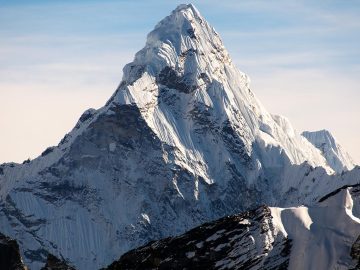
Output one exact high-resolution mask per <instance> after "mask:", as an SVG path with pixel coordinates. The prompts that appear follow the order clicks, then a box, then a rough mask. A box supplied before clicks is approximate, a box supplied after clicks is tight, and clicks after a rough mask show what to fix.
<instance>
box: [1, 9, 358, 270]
mask: <svg viewBox="0 0 360 270" xmlns="http://www.w3.org/2000/svg"><path fill="white" fill-rule="evenodd" d="M333 173H334V169H333V168H331V167H330V166H328V162H327V161H326V159H325V157H324V156H323V155H322V153H321V151H320V150H319V149H317V148H316V147H315V146H313V145H312V144H311V143H310V142H309V141H308V140H306V139H305V138H304V137H303V136H301V135H300V134H298V133H297V132H296V131H295V130H294V129H293V128H292V126H291V124H290V123H289V121H288V120H287V119H286V118H284V117H282V116H274V115H271V114H270V113H268V112H267V111H266V110H265V108H264V107H263V106H262V105H261V103H260V102H259V101H258V100H257V98H256V97H255V95H254V93H253V91H252V89H250V80H249V78H248V76H247V75H246V74H244V73H242V72H240V71H239V70H238V69H237V68H236V67H235V66H234V64H233V63H232V61H231V58H230V56H229V54H228V52H227V51H226V49H225V47H224V45H223V43H222V41H221V39H220V37H219V34H218V33H217V32H216V31H215V30H214V29H213V28H212V27H211V26H210V25H209V24H208V23H207V22H206V20H205V19H204V18H203V17H202V16H201V15H200V13H199V12H198V11H197V10H196V8H195V7H194V6H193V5H180V6H179V7H178V8H176V9H175V10H174V11H173V12H172V13H171V14H170V15H169V16H168V17H166V18H165V19H163V20H162V21H161V22H160V23H159V24H158V25H157V26H156V27H155V29H154V30H153V31H152V32H151V33H150V34H149V35H148V37H147V41H146V45H145V47H144V48H143V49H142V50H141V51H139V52H138V53H137V54H136V55H135V59H134V61H133V62H132V63H130V64H128V65H126V66H125V68H124V76H123V79H122V82H121V83H120V85H119V88H118V89H117V91H116V92H115V93H114V95H113V96H112V97H111V98H110V99H109V101H108V102H107V103H106V105H105V106H104V107H102V108H100V109H99V110H93V109H90V110H87V111H86V112H85V113H84V114H83V115H82V116H81V118H80V119H79V121H78V123H77V124H76V126H75V127H74V129H73V130H72V131H71V132H69V133H68V134H67V135H66V136H65V137H64V138H63V140H62V141H61V142H60V143H59V145H58V146H56V147H50V148H48V149H46V150H45V151H44V152H43V153H42V155H41V156H39V157H38V158H37V159H35V160H32V161H30V162H27V163H25V164H15V163H9V164H3V165H1V166H0V199H1V200H0V226H1V228H2V230H3V231H4V233H6V234H7V235H10V236H12V237H16V238H17V239H18V240H19V242H20V243H21V252H22V255H23V258H24V260H25V261H26V263H27V264H28V265H30V266H31V267H32V269H40V268H41V267H42V266H43V265H44V264H45V263H46V258H47V254H48V252H50V253H52V254H54V255H56V256H57V257H59V258H64V259H65V260H66V261H69V262H71V263H72V264H73V265H74V266H75V267H77V268H79V269H98V268H100V267H103V266H104V265H107V264H109V263H110V262H111V261H113V260H114V259H115V258H117V257H118V256H119V255H120V254H122V253H124V252H126V251H129V250H130V249H132V248H135V247H138V246H141V245H144V244H146V243H147V242H149V241H151V240H156V239H160V238H163V237H168V236H172V235H179V234H181V233H184V232H185V231H187V230H189V229H191V228H193V227H195V226H198V225H200V224H202V223H204V222H208V221H211V220H214V219H218V218H220V217H223V216H224V215H231V214H236V213H239V212H241V211H244V210H246V209H250V208H254V207H258V206H259V205H261V204H264V203H266V204H268V205H271V206H281V207H285V206H297V205H300V204H305V203H306V204H308V205H312V204H314V203H315V202H316V201H317V200H318V199H320V198H321V197H323V196H324V195H326V194H327V193H329V192H331V191H333V190H334V189H336V188H339V187H341V186H343V185H346V184H348V185H351V184H355V183H357V182H358V181H359V175H360V170H359V168H355V169H353V170H352V171H349V172H346V173H344V174H342V175H333Z"/></svg>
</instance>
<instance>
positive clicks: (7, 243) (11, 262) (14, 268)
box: [0, 233, 27, 270]
mask: <svg viewBox="0 0 360 270" xmlns="http://www.w3.org/2000/svg"><path fill="white" fill-rule="evenodd" d="M0 269H1V270H26V269H27V267H26V266H25V265H24V263H23V261H22V259H21V255H20V250H19V245H18V243H17V242H16V240H14V239H11V238H9V237H7V236H5V235H3V234H2V233H0Z"/></svg>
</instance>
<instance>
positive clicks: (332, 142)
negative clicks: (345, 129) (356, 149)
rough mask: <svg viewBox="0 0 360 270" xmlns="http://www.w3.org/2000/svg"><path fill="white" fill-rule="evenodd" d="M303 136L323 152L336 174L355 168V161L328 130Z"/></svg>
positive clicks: (306, 132) (310, 132)
mask: <svg viewBox="0 0 360 270" xmlns="http://www.w3.org/2000/svg"><path fill="white" fill-rule="evenodd" d="M301 135H302V136H304V137H305V138H306V139H307V140H308V141H309V142H310V143H312V144H313V145H314V146H315V147H316V148H318V149H319V150H320V151H321V152H322V154H323V156H324V157H325V159H326V161H327V163H328V164H329V166H330V167H332V168H333V169H334V170H335V171H336V172H339V173H340V172H342V171H343V170H351V169H352V168H354V165H355V164H354V162H353V159H352V158H351V157H350V155H349V154H348V153H347V152H346V151H345V150H344V149H343V147H342V146H341V145H340V144H339V143H338V142H337V141H336V139H335V137H334V136H333V135H332V134H331V132H330V131H328V130H326V129H322V130H319V131H304V132H303V133H302V134H301Z"/></svg>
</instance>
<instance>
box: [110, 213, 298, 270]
mask: <svg viewBox="0 0 360 270" xmlns="http://www.w3.org/2000/svg"><path fill="white" fill-rule="evenodd" d="M266 239H273V240H272V241H266ZM263 240H265V241H263ZM290 251H291V240H289V239H288V238H287V237H285V236H283V235H282V234H276V233H274V224H273V222H272V217H271V212H270V209H269V208H268V207H260V208H258V209H256V210H253V211H248V212H245V213H242V214H239V215H234V216H228V217H224V218H222V219H219V220H217V221H214V222H209V223H206V224H204V225H201V226H199V227H197V228H195V229H193V230H191V231H189V232H187V233H185V234H183V235H181V236H179V237H169V238H166V239H163V240H160V241H154V242H150V243H149V244H147V245H145V246H143V247H140V248H138V249H134V250H132V251H129V252H127V253H125V254H124V255H123V256H121V258H120V259H119V260H118V261H115V262H114V263H112V264H111V265H110V266H108V268H106V269H107V270H119V269H287V267H288V264H289V255H290Z"/></svg>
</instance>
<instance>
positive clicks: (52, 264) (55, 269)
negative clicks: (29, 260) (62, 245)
mask: <svg viewBox="0 0 360 270" xmlns="http://www.w3.org/2000/svg"><path fill="white" fill-rule="evenodd" d="M41 270H75V268H73V267H72V266H69V265H68V264H67V263H66V262H64V261H62V260H60V259H58V258H57V257H55V256H54V255H52V254H49V255H48V257H47V260H46V264H45V266H44V267H43V268H41Z"/></svg>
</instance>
